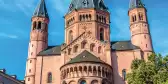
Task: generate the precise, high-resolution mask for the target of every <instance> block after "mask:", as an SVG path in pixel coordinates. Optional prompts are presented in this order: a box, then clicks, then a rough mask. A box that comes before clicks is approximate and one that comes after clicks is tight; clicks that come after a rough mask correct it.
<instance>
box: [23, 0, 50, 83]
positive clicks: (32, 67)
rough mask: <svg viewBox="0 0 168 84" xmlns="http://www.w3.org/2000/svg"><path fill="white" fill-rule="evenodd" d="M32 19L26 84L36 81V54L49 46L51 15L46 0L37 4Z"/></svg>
mask: <svg viewBox="0 0 168 84" xmlns="http://www.w3.org/2000/svg"><path fill="white" fill-rule="evenodd" d="M31 21H32V26H31V32H30V42H29V51H28V59H27V66H26V74H25V75H26V76H25V83H26V84H34V83H35V72H36V56H37V54H38V53H39V52H40V51H42V50H44V49H46V48H47V46H48V24H49V16H48V13H47V9H46V5H45V1H44V0H41V1H40V4H39V5H38V6H37V8H36V10H35V12H34V14H33V16H32V19H31Z"/></svg>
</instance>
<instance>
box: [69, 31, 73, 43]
mask: <svg viewBox="0 0 168 84" xmlns="http://www.w3.org/2000/svg"><path fill="white" fill-rule="evenodd" d="M72 41H73V31H72V30H71V31H69V43H70V42H72Z"/></svg>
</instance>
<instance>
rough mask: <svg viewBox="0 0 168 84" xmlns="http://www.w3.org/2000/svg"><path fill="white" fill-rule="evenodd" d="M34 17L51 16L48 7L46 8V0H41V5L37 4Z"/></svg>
mask: <svg viewBox="0 0 168 84" xmlns="http://www.w3.org/2000/svg"><path fill="white" fill-rule="evenodd" d="M33 17H46V18H49V16H48V12H47V8H46V4H45V1H44V0H41V1H40V3H39V5H38V6H37V8H36V10H35V12H34V14H33Z"/></svg>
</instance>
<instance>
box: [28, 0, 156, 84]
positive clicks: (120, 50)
mask: <svg viewBox="0 0 168 84" xmlns="http://www.w3.org/2000/svg"><path fill="white" fill-rule="evenodd" d="M76 2H78V3H76ZM137 2H138V3H139V4H137ZM130 5H131V7H130V9H129V11H128V15H129V17H130V31H131V40H130V41H116V42H114V41H112V42H111V41H110V13H109V12H108V9H107V7H106V6H105V4H104V1H103V0H72V2H71V4H70V7H69V10H68V13H67V14H66V15H65V16H64V18H65V42H64V43H63V44H62V45H57V46H48V33H49V32H48V24H49V16H48V13H47V9H46V5H45V1H44V0H41V2H40V4H39V6H38V7H37V8H36V11H35V13H34V15H33V17H32V28H31V32H30V42H29V51H28V53H29V54H28V60H27V65H26V76H25V82H26V84H126V83H127V82H126V81H125V76H126V73H128V72H130V66H131V62H132V61H133V60H134V59H136V58H138V59H144V60H146V59H147V56H148V55H150V54H151V53H152V52H153V48H152V40H151V36H150V31H149V26H148V21H147V14H146V8H145V7H144V6H143V5H142V3H140V0H131V2H130Z"/></svg>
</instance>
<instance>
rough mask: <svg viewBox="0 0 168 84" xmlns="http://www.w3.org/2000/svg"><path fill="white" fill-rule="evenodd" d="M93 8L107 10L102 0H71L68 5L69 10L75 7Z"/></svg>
mask: <svg viewBox="0 0 168 84" xmlns="http://www.w3.org/2000/svg"><path fill="white" fill-rule="evenodd" d="M88 8H95V9H98V10H107V9H108V8H107V7H106V6H105V4H104V1H103V0H72V1H71V4H70V6H69V11H68V12H71V11H73V10H75V9H77V10H78V9H88Z"/></svg>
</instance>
